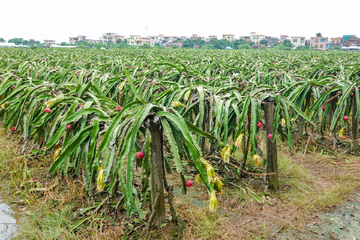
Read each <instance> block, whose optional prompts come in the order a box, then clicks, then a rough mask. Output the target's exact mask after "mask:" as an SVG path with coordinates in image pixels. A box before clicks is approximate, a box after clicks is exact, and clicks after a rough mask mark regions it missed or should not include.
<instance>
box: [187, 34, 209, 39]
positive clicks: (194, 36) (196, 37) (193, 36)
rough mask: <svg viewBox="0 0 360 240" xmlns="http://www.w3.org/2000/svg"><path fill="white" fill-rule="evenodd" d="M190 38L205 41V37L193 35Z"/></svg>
mask: <svg viewBox="0 0 360 240" xmlns="http://www.w3.org/2000/svg"><path fill="white" fill-rule="evenodd" d="M190 38H191V39H200V40H205V37H199V36H198V35H197V34H193V35H192V36H191V37H190Z"/></svg>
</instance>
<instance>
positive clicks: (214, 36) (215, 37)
mask: <svg viewBox="0 0 360 240" xmlns="http://www.w3.org/2000/svg"><path fill="white" fill-rule="evenodd" d="M211 39H217V35H209V37H208V38H207V39H206V42H207V43H209V42H210V41H211Z"/></svg>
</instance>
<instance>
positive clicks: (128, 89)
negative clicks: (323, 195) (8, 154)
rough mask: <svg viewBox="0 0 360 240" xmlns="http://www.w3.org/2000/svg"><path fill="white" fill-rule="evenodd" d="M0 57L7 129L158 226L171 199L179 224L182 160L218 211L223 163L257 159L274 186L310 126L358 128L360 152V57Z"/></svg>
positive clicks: (61, 53) (85, 53)
mask: <svg viewBox="0 0 360 240" xmlns="http://www.w3.org/2000/svg"><path fill="white" fill-rule="evenodd" d="M0 60H1V61H0V105H1V109H0V117H1V121H2V123H3V126H4V127H6V128H9V129H10V130H11V131H12V132H14V133H16V134H19V135H21V139H22V140H23V143H24V147H25V146H28V147H30V148H31V149H32V153H33V154H35V155H39V154H48V153H50V154H52V156H53V164H52V166H51V167H50V169H49V171H50V172H57V173H58V174H64V175H69V174H71V175H73V176H83V177H84V179H86V186H87V188H88V190H89V193H91V192H92V191H93V190H94V188H95V182H96V190H97V191H106V192H108V193H109V194H110V195H112V196H114V197H118V198H119V199H120V200H119V204H120V205H121V206H122V207H123V209H126V211H127V213H128V215H129V216H130V215H132V214H133V213H136V214H138V216H139V217H140V218H141V219H144V218H145V217H147V219H148V221H149V222H150V224H151V223H153V224H156V225H158V224H159V223H162V222H164V221H165V198H167V199H168V203H169V204H170V210H171V214H172V216H173V220H176V214H175V209H174V206H173V203H172V200H173V193H172V189H173V187H172V186H171V185H170V184H169V183H168V182H167V180H166V173H170V172H171V171H172V169H173V168H174V169H176V171H177V172H178V173H179V177H180V179H181V182H182V185H183V193H186V188H187V187H191V186H192V184H193V183H192V181H191V180H188V181H187V180H186V177H187V175H191V171H192V170H194V171H195V170H196V172H197V174H198V175H197V176H196V180H195V181H196V182H199V183H200V182H201V184H204V185H205V186H206V187H207V189H208V192H209V196H210V197H209V198H210V204H209V209H210V211H215V210H216V205H217V200H216V192H218V193H221V192H222V185H223V183H222V180H221V176H220V175H219V173H217V172H215V170H214V166H215V164H216V165H218V164H220V165H221V166H227V165H229V166H232V167H234V168H231V169H234V170H232V171H233V172H235V174H237V175H238V176H239V177H240V173H241V171H243V169H245V167H246V166H247V162H249V161H247V159H248V158H249V157H250V159H252V161H253V162H254V164H255V166H253V169H255V170H256V169H257V170H258V171H262V170H263V169H265V170H266V171H265V172H264V174H266V175H268V179H269V187H271V188H273V189H277V188H278V180H277V157H276V139H277V138H279V139H281V140H282V141H284V142H285V143H286V144H287V145H288V146H289V148H290V149H291V150H292V149H293V146H294V144H296V143H297V142H299V141H301V137H302V135H303V133H304V128H307V129H310V130H311V131H310V136H311V137H313V135H314V134H315V133H317V134H319V135H322V136H324V137H325V136H329V134H331V138H332V141H333V147H334V149H335V148H336V145H337V144H339V143H340V142H341V141H342V138H344V135H346V134H350V136H351V147H350V151H353V152H355V151H357V150H358V119H359V114H360V107H359V105H360V103H359V89H358V87H359V72H360V62H359V54H358V53H343V52H341V53H322V52H321V53H320V52H310V53H308V52H307V53H301V52H296V53H293V52H281V51H279V52H278V51H274V52H255V51H254V52H252V51H246V52H244V51H231V52H223V51H219V52H218V51H208V52H207V51H201V52H197V51H188V50H185V51H183V50H181V51H152V50H151V51H141V50H138V51H134V50H133V51H126V50H114V51H106V50H105V51H102V50H78V49H76V50H73V49H71V50H53V49H44V50H41V49H39V50H20V49H6V50H1V52H0ZM350 125H351V129H350ZM261 131H265V132H266V133H265V135H264V136H266V142H267V149H266V151H265V152H266V157H265V156H264V154H263V153H262V150H261V149H260V148H259V147H258V141H259V135H260V134H259V132H261ZM235 151H241V152H242V156H243V158H242V159H236V158H235V157H234V153H235ZM220 159H221V162H220V163H219V160H220ZM261 166H263V167H261ZM137 169H140V170H141V173H140V174H141V177H140V176H138V174H137V173H136V171H137ZM215 169H217V168H216V167H215ZM134 173H135V174H134ZM223 177H226V173H225V175H223ZM139 185H140V188H139V187H136V186H139ZM164 188H165V190H166V192H167V196H166V197H165V196H164ZM248 190H249V191H251V190H250V189H248ZM149 202H150V203H151V205H150V206H151V209H152V212H151V213H149V214H148V215H146V210H145V207H146V206H149Z"/></svg>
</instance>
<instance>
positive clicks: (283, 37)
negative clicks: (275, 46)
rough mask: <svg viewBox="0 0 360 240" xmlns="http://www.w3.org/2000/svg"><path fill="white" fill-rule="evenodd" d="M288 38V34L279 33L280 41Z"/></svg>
mask: <svg viewBox="0 0 360 240" xmlns="http://www.w3.org/2000/svg"><path fill="white" fill-rule="evenodd" d="M286 39H287V40H289V36H287V35H280V43H282V42H283V41H284V40H286Z"/></svg>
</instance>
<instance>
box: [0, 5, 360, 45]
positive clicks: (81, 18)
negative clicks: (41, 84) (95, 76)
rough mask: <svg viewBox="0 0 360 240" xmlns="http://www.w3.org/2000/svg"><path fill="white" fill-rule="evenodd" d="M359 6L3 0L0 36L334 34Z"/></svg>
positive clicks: (352, 21)
mask: <svg viewBox="0 0 360 240" xmlns="http://www.w3.org/2000/svg"><path fill="white" fill-rule="evenodd" d="M359 9H360V1H359V0H342V1H340V2H339V1H336V2H335V1H334V2H332V1H329V0H327V1H325V0H300V1H296V4H295V1H291V0H273V1H270V0H257V1H251V0H246V1H244V0H243V1H239V0H238V1H235V0H222V1H211V0H207V1H205V0H181V1H180V0H167V1H165V0H132V1H131V0H127V1H121V0H118V1H115V0H102V1H91V0H86V1H85V0H61V1H48V0H1V3H0V37H2V38H4V39H5V40H9V39H11V38H14V37H23V38H24V39H35V40H39V41H41V42H43V40H44V39H54V40H56V42H58V43H60V42H63V41H66V42H68V41H69V37H70V36H77V35H86V36H88V38H91V39H99V37H100V36H101V34H102V33H105V32H115V33H119V34H120V35H125V36H128V35H130V34H141V35H142V36H146V35H158V34H161V33H162V34H165V35H176V36H183V35H184V36H190V35H191V34H193V33H197V34H198V35H199V36H205V37H207V36H208V35H214V34H215V35H218V38H220V36H221V34H223V33H231V34H235V35H236V37H238V36H248V35H249V33H250V32H251V31H254V32H257V33H259V34H264V35H267V36H274V37H279V36H280V34H285V35H288V36H305V37H307V38H308V37H310V36H315V34H316V33H317V32H321V33H322V35H323V36H325V37H338V36H342V35H346V34H357V33H358V32H359V28H360V27H359V18H358V15H359V12H358V11H359ZM146 26H147V27H148V29H147V30H146Z"/></svg>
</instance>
